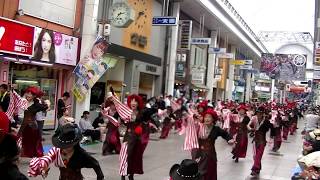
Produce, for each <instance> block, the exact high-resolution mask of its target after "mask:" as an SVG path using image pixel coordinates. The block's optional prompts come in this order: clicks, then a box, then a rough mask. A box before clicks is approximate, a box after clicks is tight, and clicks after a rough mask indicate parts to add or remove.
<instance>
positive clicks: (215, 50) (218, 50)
mask: <svg viewBox="0 0 320 180" xmlns="http://www.w3.org/2000/svg"><path fill="white" fill-rule="evenodd" d="M226 52H227V49H226V48H213V47H209V48H208V54H223V53H226Z"/></svg>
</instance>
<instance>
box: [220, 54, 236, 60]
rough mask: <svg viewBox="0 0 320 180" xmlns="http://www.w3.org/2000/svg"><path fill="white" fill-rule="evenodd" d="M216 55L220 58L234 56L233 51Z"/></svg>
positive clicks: (231, 57)
mask: <svg viewBox="0 0 320 180" xmlns="http://www.w3.org/2000/svg"><path fill="white" fill-rule="evenodd" d="M217 57H218V58H221V59H233V58H234V54H233V53H223V54H217Z"/></svg>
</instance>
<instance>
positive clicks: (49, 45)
mask: <svg viewBox="0 0 320 180" xmlns="http://www.w3.org/2000/svg"><path fill="white" fill-rule="evenodd" d="M34 42H35V45H34V55H33V60H34V61H41V62H47V63H58V64H65V65H70V66H75V65H76V64H77V55H78V38H76V37H73V36H68V35H65V34H62V33H60V32H55V31H52V30H49V29H43V28H38V27H37V28H35V34H34Z"/></svg>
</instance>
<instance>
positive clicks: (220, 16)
mask: <svg viewBox="0 0 320 180" xmlns="http://www.w3.org/2000/svg"><path fill="white" fill-rule="evenodd" d="M199 1H200V2H201V3H202V5H203V6H204V7H205V8H206V9H207V10H208V11H210V12H211V13H212V14H213V15H215V16H216V17H218V19H220V21H222V22H223V23H224V24H225V25H226V26H227V27H228V28H230V30H231V31H233V32H234V33H235V34H236V35H237V36H238V37H239V38H240V39H241V40H242V41H243V42H244V43H245V44H247V45H248V46H249V47H250V48H251V49H252V50H253V51H254V52H255V53H256V54H257V55H258V56H259V57H261V52H260V51H259V50H258V49H257V48H255V47H254V46H253V45H252V43H250V41H249V40H248V39H247V38H246V37H245V36H244V35H243V34H242V33H241V32H240V31H239V30H238V28H236V26H235V25H234V24H232V23H231V22H230V21H229V20H228V18H226V17H225V16H224V15H223V14H222V13H221V11H220V10H219V9H218V8H217V7H215V6H214V5H213V4H212V3H211V2H210V1H209V0H199Z"/></svg>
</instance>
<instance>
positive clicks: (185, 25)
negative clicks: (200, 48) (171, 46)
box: [179, 20, 192, 50]
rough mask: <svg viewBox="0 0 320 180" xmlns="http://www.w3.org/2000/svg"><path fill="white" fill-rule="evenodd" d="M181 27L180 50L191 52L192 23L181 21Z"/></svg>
mask: <svg viewBox="0 0 320 180" xmlns="http://www.w3.org/2000/svg"><path fill="white" fill-rule="evenodd" d="M179 25H180V43H179V49H181V50H190V44H191V42H190V41H191V34H192V21H190V20H181V21H179Z"/></svg>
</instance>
